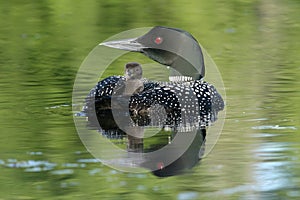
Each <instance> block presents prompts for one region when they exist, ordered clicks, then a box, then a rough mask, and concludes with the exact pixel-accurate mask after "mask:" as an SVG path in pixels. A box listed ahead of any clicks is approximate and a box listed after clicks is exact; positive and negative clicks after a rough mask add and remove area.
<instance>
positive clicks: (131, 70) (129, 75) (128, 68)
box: [125, 62, 143, 80]
mask: <svg viewBox="0 0 300 200" xmlns="http://www.w3.org/2000/svg"><path fill="white" fill-rule="evenodd" d="M142 76H143V69H142V66H141V65H140V64H139V63H136V62H130V63H127V64H126V65H125V78H126V80H135V79H141V78H142Z"/></svg>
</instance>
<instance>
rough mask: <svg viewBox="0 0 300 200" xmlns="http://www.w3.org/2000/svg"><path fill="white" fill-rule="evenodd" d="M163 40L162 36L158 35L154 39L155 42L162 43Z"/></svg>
mask: <svg viewBox="0 0 300 200" xmlns="http://www.w3.org/2000/svg"><path fill="white" fill-rule="evenodd" d="M162 41H163V39H162V38H161V37H157V38H155V40H154V42H155V43H156V44H160V43H162Z"/></svg>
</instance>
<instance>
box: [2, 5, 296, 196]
mask: <svg viewBox="0 0 300 200" xmlns="http://www.w3.org/2000/svg"><path fill="white" fill-rule="evenodd" d="M148 3H149V4H148ZM124 4H125V3H121V4H120V2H119V1H112V2H111V1H107V2H106V3H104V2H101V1H98V2H94V1H88V2H86V1H85V2H79V1H75V2H73V1H72V2H71V1H70V2H69V1H54V2H48V1H36V2H31V3H28V2H26V3H24V2H16V1H14V2H13V1H7V2H4V1H1V3H0V10H1V12H0V15H1V17H0V23H1V32H0V133H1V134H0V141H1V151H0V191H1V195H0V198H3V199H53V198H54V199H55V198H64V199H74V198H75V199H79V198H98V199H133V198H135V199H155V198H159V199H180V200H183V199H220V198H225V199H299V197H300V192H299V191H300V156H299V155H300V154H299V152H300V143H299V141H300V136H299V133H300V132H299V128H300V126H299V125H300V118H299V112H300V106H299V102H300V96H299V88H300V81H299V76H300V70H299V66H300V63H299V52H300V49H299V42H298V41H299V39H298V37H299V34H298V33H299V27H300V26H299V12H298V11H299V7H300V4H299V2H297V1H284V2H281V1H269V0H260V1H230V2H224V1H197V2H190V3H185V4H182V2H181V1H172V2H171V1H163V2H159V1H153V2H146V1H145V2H135V3H134V4H130V5H129V4H126V6H124ZM145 4H147V5H145ZM171 4H172V6H171V7H170V5H171ZM108 16H109V17H108ZM157 24H160V25H167V26H173V27H180V28H183V29H186V30H188V31H189V32H191V33H192V34H193V35H194V36H195V37H196V38H197V39H198V40H199V42H201V44H202V45H203V46H204V47H205V48H206V49H207V50H208V52H209V53H210V55H211V56H212V57H213V59H214V60H215V62H216V63H217V65H218V66H219V69H220V71H221V73H222V76H223V79H224V84H225V86H226V92H227V99H226V104H227V116H226V123H225V126H224V129H223V132H222V135H221V137H220V139H219V141H218V143H217V145H216V146H215V148H214V149H213V151H212V152H211V153H210V154H209V155H208V156H207V157H205V159H203V160H202V162H201V165H198V166H196V167H195V168H194V169H193V170H191V171H190V172H189V173H187V174H185V175H180V176H174V177H170V178H167V179H159V178H157V177H155V176H153V175H152V174H150V173H124V172H120V171H117V170H114V169H111V168H109V167H106V166H104V165H102V164H101V163H99V162H98V161H97V160H95V159H94V158H93V157H92V156H91V155H90V154H89V153H88V152H87V151H86V149H85V147H84V146H83V145H82V143H81V141H80V139H79V138H78V136H77V133H76V130H75V128H74V123H73V119H72V113H71V107H72V105H71V95H72V87H73V80H74V78H75V75H76V71H77V69H78V67H79V66H80V63H81V62H82V60H83V59H84V58H85V56H86V55H87V54H88V52H89V51H90V50H91V49H92V48H93V47H94V46H95V45H96V44H98V43H99V42H101V41H102V40H104V39H106V38H107V37H109V36H111V35H112V34H115V33H118V32H119V31H123V30H127V29H130V28H135V27H141V26H153V25H157ZM113 73H118V72H113Z"/></svg>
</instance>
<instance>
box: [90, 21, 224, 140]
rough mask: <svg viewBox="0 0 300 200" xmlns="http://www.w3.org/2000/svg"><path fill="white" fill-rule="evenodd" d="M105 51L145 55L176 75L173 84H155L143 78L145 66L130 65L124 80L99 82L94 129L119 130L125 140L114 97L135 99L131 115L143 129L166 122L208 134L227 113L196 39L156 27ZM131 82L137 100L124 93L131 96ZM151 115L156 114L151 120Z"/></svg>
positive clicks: (112, 43)
mask: <svg viewBox="0 0 300 200" xmlns="http://www.w3.org/2000/svg"><path fill="white" fill-rule="evenodd" d="M100 45H103V46H107V47H111V48H116V49H121V50H127V51H135V52H141V53H143V54H144V55H146V56H147V57H149V58H150V59H152V60H154V61H156V62H158V63H160V64H163V65H167V66H170V67H171V69H172V71H171V73H172V74H171V75H170V77H169V78H170V80H171V82H167V83H162V82H154V81H149V80H146V79H143V78H142V68H141V65H140V64H138V63H128V64H127V65H126V66H125V75H124V76H110V77H108V78H105V79H104V80H101V81H99V82H98V84H97V85H96V87H95V88H93V89H92V90H91V92H90V94H89V95H88V98H87V106H86V110H87V111H91V110H93V109H94V108H95V110H94V111H95V113H96V115H94V117H93V116H88V121H90V122H92V124H93V123H94V124H97V123H98V122H99V124H100V127H101V129H103V130H113V131H114V132H117V133H118V134H117V135H120V134H119V133H121V134H125V133H124V132H123V131H122V130H121V129H120V128H119V127H118V125H117V123H115V121H114V116H113V114H112V112H111V106H112V105H111V97H112V96H113V95H114V94H119V95H129V96H130V97H129V102H128V104H127V105H128V107H127V109H129V113H130V116H131V118H132V119H133V122H134V123H136V124H137V125H141V126H147V125H149V124H152V125H158V124H159V125H160V123H161V120H162V119H163V125H171V126H178V125H183V126H184V125H187V124H188V125H190V124H193V126H195V125H196V126H197V127H199V128H203V129H205V127H206V126H207V125H209V124H210V123H211V122H214V121H215V120H216V119H217V114H218V112H219V111H221V110H223V108H224V102H223V99H222V97H221V95H220V94H219V93H218V92H217V90H216V89H215V88H214V86H213V85H211V84H209V83H207V82H205V81H203V78H204V76H205V65H204V59H203V54H202V50H201V47H200V46H199V44H198V42H197V40H196V39H195V38H194V37H193V36H192V35H191V34H190V33H188V32H186V31H183V30H181V29H176V28H168V27H163V26H156V27H154V28H152V29H151V30H150V31H149V32H148V33H146V34H145V35H143V36H141V37H138V38H133V39H125V40H118V41H109V42H104V43H101V44H100ZM130 81H132V82H134V83H135V84H138V85H139V86H138V87H133V89H131V90H132V91H130V92H129V93H131V94H129V93H128V92H125V93H124V87H125V90H126V88H130V87H128V84H127V83H129V82H130ZM141 83H142V84H141ZM124 85H127V87H126V86H124ZM120 88H121V89H120ZM122 88H123V89H122ZM119 91H122V92H119ZM157 105H158V106H157ZM151 110H152V113H156V114H155V115H152V116H149V115H150V114H149V113H150V112H151ZM95 116H96V117H95ZM157 116H158V117H157ZM155 117H156V119H154V118H155Z"/></svg>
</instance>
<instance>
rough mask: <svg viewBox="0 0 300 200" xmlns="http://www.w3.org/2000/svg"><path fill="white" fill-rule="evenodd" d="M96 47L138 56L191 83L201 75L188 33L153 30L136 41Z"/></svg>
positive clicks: (197, 47)
mask: <svg viewBox="0 0 300 200" xmlns="http://www.w3.org/2000/svg"><path fill="white" fill-rule="evenodd" d="M100 45H104V46H108V47H112V48H116V49H122V50H127V51H136V52H141V53H143V54H144V55H146V56H147V57H149V58H150V59H152V60H154V61H156V62H159V63H160V64H163V65H167V66H170V67H171V68H173V69H174V70H173V74H172V75H181V76H185V77H191V79H193V80H198V79H201V78H203V77H204V75H205V66H204V59H203V54H202V50H201V47H200V45H199V43H198V42H197V40H196V39H195V38H194V37H193V36H192V35H191V34H190V33H188V32H186V31H184V30H181V29H177V28H168V27H163V26H156V27H154V28H152V29H151V30H150V31H149V32H147V33H146V34H145V35H143V36H140V37H138V38H131V39H124V40H117V41H108V42H104V43H100ZM178 73H179V74H178Z"/></svg>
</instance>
